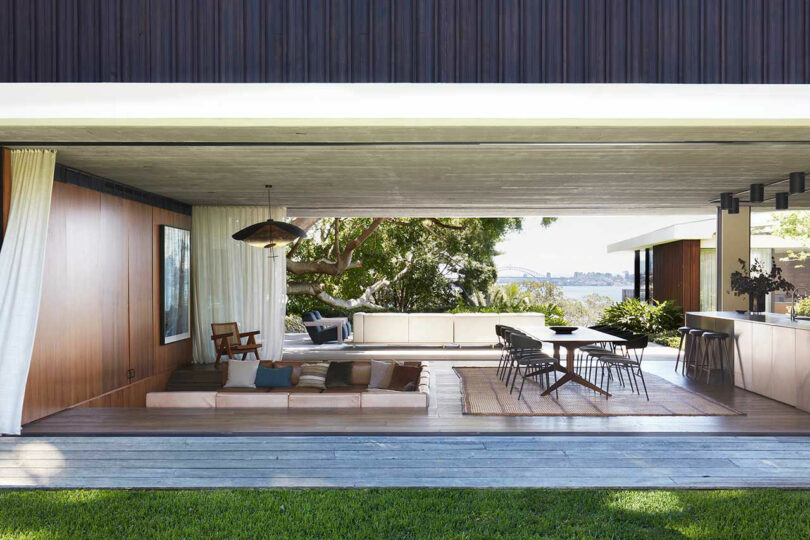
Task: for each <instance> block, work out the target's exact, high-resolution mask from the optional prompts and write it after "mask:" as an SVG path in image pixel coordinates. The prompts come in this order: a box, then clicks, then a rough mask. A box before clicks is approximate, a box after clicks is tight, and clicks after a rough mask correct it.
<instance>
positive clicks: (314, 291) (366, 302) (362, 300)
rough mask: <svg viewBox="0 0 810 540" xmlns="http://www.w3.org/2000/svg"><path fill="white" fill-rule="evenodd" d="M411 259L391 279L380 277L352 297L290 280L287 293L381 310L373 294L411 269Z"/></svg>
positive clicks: (340, 305) (335, 304)
mask: <svg viewBox="0 0 810 540" xmlns="http://www.w3.org/2000/svg"><path fill="white" fill-rule="evenodd" d="M411 261H412V259H410V258H409V259H408V260H407V261H406V262H405V267H404V268H403V269H402V270H400V271H399V272H398V273H397V275H396V276H394V278H393V279H390V280H389V279H387V278H383V279H380V280H378V281H376V282H374V283H373V284H371V285H369V286H368V287H366V289H365V290H364V291H363V294H361V295H360V296H359V297H357V298H352V299H349V300H345V299H343V298H336V297H334V296H332V295H331V294H329V293H327V292H325V291H324V290H323V287H321V286H320V285H318V284H317V283H307V282H291V283H287V294H288V295H307V296H314V297H315V298H317V299H318V300H320V301H321V302H323V303H324V304H327V305H330V306H333V307H336V308H340V309H345V310H352V309H377V310H383V309H385V307H383V306H381V305H379V304H377V302H376V300H374V294H376V293H377V292H379V291H380V290H381V289H383V288H384V287H387V286H389V285H391V283H392V282H394V281H397V280H399V279H402V277H403V276H404V275H405V274H406V273H407V272H408V270H410V269H411Z"/></svg>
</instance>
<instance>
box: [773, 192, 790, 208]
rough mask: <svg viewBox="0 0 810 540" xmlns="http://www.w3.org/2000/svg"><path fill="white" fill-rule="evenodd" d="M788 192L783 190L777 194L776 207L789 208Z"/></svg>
mask: <svg viewBox="0 0 810 540" xmlns="http://www.w3.org/2000/svg"><path fill="white" fill-rule="evenodd" d="M788 195H789V194H788V193H787V192H785V191H783V192H781V193H777V194H776V209H777V210H787V209H788Z"/></svg>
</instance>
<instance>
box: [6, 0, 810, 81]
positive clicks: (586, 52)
mask: <svg viewBox="0 0 810 540" xmlns="http://www.w3.org/2000/svg"><path fill="white" fill-rule="evenodd" d="M808 29H810V2H808V0H36V1H34V0H0V81H3V82H36V81H39V82H56V81H66V82H115V81H122V82H526V83H577V82H591V83H630V82H641V83H808V82H810V65H809V64H810V31H808Z"/></svg>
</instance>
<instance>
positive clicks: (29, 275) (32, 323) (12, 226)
mask: <svg viewBox="0 0 810 540" xmlns="http://www.w3.org/2000/svg"><path fill="white" fill-rule="evenodd" d="M55 164H56V152H53V151H50V150H14V151H12V152H11V205H10V208H9V218H8V228H7V229H6V234H5V236H4V238H3V248H2V250H0V375H2V376H0V434H8V435H18V434H19V433H20V431H21V422H22V407H23V398H24V397H25V383H26V380H27V379H28V370H29V368H30V367H31V353H32V352H33V349H34V338H35V337H36V331H37V319H38V318H39V301H40V296H41V293H42V276H43V273H44V265H45V244H46V241H47V238H48V217H49V216H50V212H51V192H52V191H53V170H54V165H55Z"/></svg>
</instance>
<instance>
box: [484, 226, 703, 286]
mask: <svg viewBox="0 0 810 540" xmlns="http://www.w3.org/2000/svg"><path fill="white" fill-rule="evenodd" d="M707 217H711V216H707V215H667V216H599V217H590V216H587V217H575V216H566V217H560V218H558V219H557V221H556V222H554V223H552V224H551V226H550V227H548V228H545V229H544V228H542V227H541V225H540V223H541V222H540V218H536V217H529V218H526V219H524V222H523V230H522V231H520V232H517V233H512V234H510V235H508V236H507V237H506V238H505V239H504V240H503V241H502V242H501V243H500V244H498V251H499V252H500V253H501V254H500V255H498V256H497V257H495V265H496V266H498V267H504V266H518V267H523V268H528V269H531V270H534V271H536V272H538V273H539V274H540V275H542V276H545V275H546V274H547V273H550V274H551V275H552V277H567V276H573V275H574V273H575V272H608V273H611V274H624V272H625V271H627V272H630V273H631V274H632V272H633V253H632V252H624V253H608V252H607V246H608V245H609V244H612V243H614V242H618V241H620V240H624V239H626V238H631V237H633V236H638V235H640V234H644V233H647V232H650V231H653V230H656V229H660V228H662V227H667V226H669V225H674V224H676V223H684V222H688V221H695V220H699V219H706V218H707Z"/></svg>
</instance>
